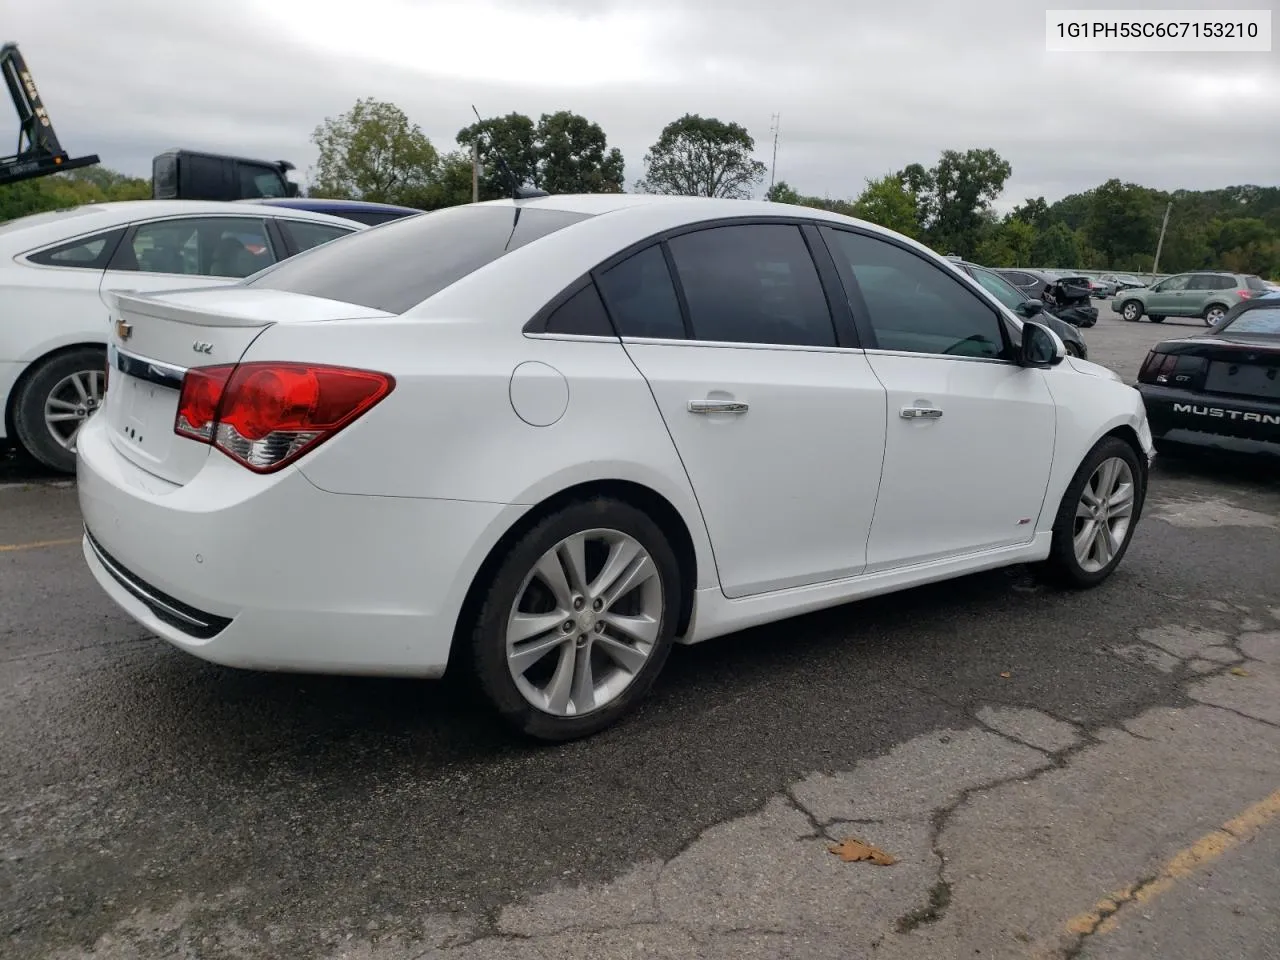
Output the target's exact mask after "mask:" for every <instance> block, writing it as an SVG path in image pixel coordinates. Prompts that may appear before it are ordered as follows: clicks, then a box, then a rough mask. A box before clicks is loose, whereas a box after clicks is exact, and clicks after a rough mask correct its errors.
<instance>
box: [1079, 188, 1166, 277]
mask: <svg viewBox="0 0 1280 960" xmlns="http://www.w3.org/2000/svg"><path fill="white" fill-rule="evenodd" d="M1153 200H1154V198H1153V196H1152V192H1151V191H1150V190H1148V189H1146V188H1145V187H1140V186H1138V185H1137V184H1136V183H1121V182H1120V181H1119V180H1117V179H1114V178H1113V179H1111V180H1108V181H1107V182H1106V183H1104V184H1102V186H1100V187H1098V188H1097V189H1096V190H1094V191H1093V195H1092V196H1091V197H1090V198H1089V213H1088V215H1087V217H1086V218H1085V224H1084V226H1085V230H1086V231H1087V232H1088V234H1089V242H1090V244H1091V245H1092V246H1093V247H1095V248H1096V249H1097V250H1098V251H1099V252H1100V253H1102V255H1103V256H1104V257H1106V259H1107V260H1108V262H1110V263H1114V264H1122V263H1124V262H1126V260H1129V259H1132V258H1133V257H1134V256H1135V255H1137V254H1142V253H1147V252H1148V251H1151V250H1154V249H1155V246H1156V234H1157V232H1158V229H1159V221H1158V220H1157V219H1156V217H1155V204H1154V203H1153Z"/></svg>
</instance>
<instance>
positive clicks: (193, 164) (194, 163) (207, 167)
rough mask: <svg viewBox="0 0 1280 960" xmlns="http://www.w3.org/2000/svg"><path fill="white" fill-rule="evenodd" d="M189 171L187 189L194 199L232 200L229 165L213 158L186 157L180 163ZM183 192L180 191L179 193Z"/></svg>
mask: <svg viewBox="0 0 1280 960" xmlns="http://www.w3.org/2000/svg"><path fill="white" fill-rule="evenodd" d="M180 162H181V163H182V165H183V166H185V167H186V170H187V180H188V183H187V184H186V185H185V186H186V189H187V190H189V191H190V192H191V195H192V196H193V197H199V198H201V199H208V200H222V199H224V198H226V199H230V196H229V195H228V186H229V184H228V183H227V163H226V162H224V161H222V160H216V159H214V158H213V157H201V156H185V157H183V158H182V160H181V161H180ZM181 192H182V191H181V190H180V191H179V193H181Z"/></svg>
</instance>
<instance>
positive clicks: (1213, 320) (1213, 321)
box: [1204, 307, 1227, 327]
mask: <svg viewBox="0 0 1280 960" xmlns="http://www.w3.org/2000/svg"><path fill="white" fill-rule="evenodd" d="M1226 315H1227V311H1226V310H1224V309H1222V307H1210V308H1209V309H1208V310H1207V311H1206V312H1205V315H1204V322H1205V325H1206V326H1210V327H1216V326H1217V325H1218V323H1219V322H1220V321H1221V320H1222V318H1223V317H1225V316H1226Z"/></svg>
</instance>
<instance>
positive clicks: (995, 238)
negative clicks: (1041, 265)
mask: <svg viewBox="0 0 1280 960" xmlns="http://www.w3.org/2000/svg"><path fill="white" fill-rule="evenodd" d="M1035 239H1036V229H1035V227H1033V226H1031V224H1029V223H1027V222H1026V221H1024V220H1020V219H1018V218H1017V217H1015V216H1012V215H1011V216H1009V217H1006V218H1005V219H1004V220H1003V221H997V220H994V219H989V220H988V221H987V226H986V229H985V230H983V232H982V234H981V236H980V238H979V240H978V242H977V245H976V247H975V248H974V258H975V259H976V260H977V261H978V262H979V263H982V264H986V265H987V266H992V267H1029V266H1031V251H1032V248H1033V246H1034V244H1035Z"/></svg>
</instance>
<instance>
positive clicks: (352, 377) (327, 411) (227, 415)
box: [173, 363, 395, 473]
mask: <svg viewBox="0 0 1280 960" xmlns="http://www.w3.org/2000/svg"><path fill="white" fill-rule="evenodd" d="M394 387H395V379H394V378H393V377H391V376H390V375H388V374H385V373H375V372H374V371H372V370H353V369H350V368H347V367H326V366H316V365H314V364H307V363H242V364H239V365H235V364H227V365H222V366H216V367H196V368H194V369H191V370H188V371H187V373H186V376H184V377H183V379H182V395H181V397H180V398H179V400H178V415H177V417H176V419H175V420H174V424H173V432H174V433H176V434H178V436H180V437H187V438H189V439H191V440H198V441H200V442H201V443H210V444H212V445H213V446H215V447H217V448H218V449H219V450H221V451H222V452H223V453H225V454H227V455H228V456H229V457H231V458H232V459H234V460H237V461H239V462H240V463H241V464H243V465H244V466H246V467H248V468H249V469H250V470H253V471H255V472H257V473H270V472H272V471H273V470H279V469H280V468H281V467H283V466H285V464H288V463H291V462H292V461H294V460H296V459H297V458H298V457H300V456H302V455H303V454H304V453H306V452H307V451H309V450H312V449H314V448H315V447H316V446H318V445H319V444H321V443H323V442H324V441H325V440H327V439H329V438H330V437H332V436H333V435H334V434H335V433H337V432H338V431H339V430H341V429H342V428H343V427H345V426H347V425H348V424H349V423H351V422H352V421H353V420H355V419H356V418H357V417H359V416H360V415H361V414H363V413H364V412H365V411H367V410H368V409H369V408H370V407H372V406H373V405H374V404H376V403H377V402H378V401H380V400H381V399H382V398H383V397H385V396H386V395H387V394H388V393H390V392H391V390H392V389H393V388H394Z"/></svg>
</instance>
